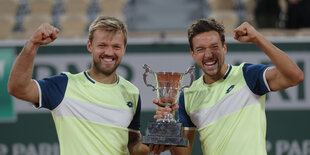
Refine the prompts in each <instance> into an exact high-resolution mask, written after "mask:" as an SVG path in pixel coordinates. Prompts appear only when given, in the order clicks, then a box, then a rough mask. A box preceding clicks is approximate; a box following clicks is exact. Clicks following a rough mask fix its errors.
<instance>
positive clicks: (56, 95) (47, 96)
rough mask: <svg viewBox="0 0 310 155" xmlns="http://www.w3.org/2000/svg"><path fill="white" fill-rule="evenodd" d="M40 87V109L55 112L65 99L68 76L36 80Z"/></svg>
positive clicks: (62, 75) (61, 75)
mask: <svg viewBox="0 0 310 155" xmlns="http://www.w3.org/2000/svg"><path fill="white" fill-rule="evenodd" d="M36 82H37V83H38V85H39V91H40V103H39V107H38V108H47V109H50V110H53V109H54V108H56V107H57V106H58V105H59V104H60V103H61V101H62V100H63V98H64V95H65V91H66V88H67V84H68V77H67V75H66V74H63V73H61V74H60V75H55V76H51V77H48V78H45V79H43V80H36Z"/></svg>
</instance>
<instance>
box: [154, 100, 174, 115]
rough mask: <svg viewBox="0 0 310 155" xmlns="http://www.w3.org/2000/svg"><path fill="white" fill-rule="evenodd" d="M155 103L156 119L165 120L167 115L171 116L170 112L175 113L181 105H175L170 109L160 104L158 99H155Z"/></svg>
mask: <svg viewBox="0 0 310 155" xmlns="http://www.w3.org/2000/svg"><path fill="white" fill-rule="evenodd" d="M153 103H154V104H156V105H157V107H156V114H155V116H154V119H163V118H164V117H165V116H166V115H168V114H169V112H171V113H173V112H174V111H175V110H177V109H179V105H177V104H173V105H172V106H170V107H164V106H162V105H160V104H159V100H158V99H153Z"/></svg>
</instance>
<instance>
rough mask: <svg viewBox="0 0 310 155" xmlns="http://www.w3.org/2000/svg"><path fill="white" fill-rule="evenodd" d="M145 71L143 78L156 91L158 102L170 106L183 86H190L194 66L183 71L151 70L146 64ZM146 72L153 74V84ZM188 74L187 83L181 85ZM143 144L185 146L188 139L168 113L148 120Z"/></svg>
mask: <svg viewBox="0 0 310 155" xmlns="http://www.w3.org/2000/svg"><path fill="white" fill-rule="evenodd" d="M143 68H144V69H145V73H144V74H143V80H144V83H145V85H146V86H147V87H152V88H153V91H156V94H157V98H158V99H159V104H160V105H161V106H165V107H170V106H172V105H173V104H177V102H178V99H179V96H180V92H181V91H183V89H184V88H188V87H190V86H191V84H192V82H193V80H194V74H193V71H194V69H195V67H193V66H191V67H190V68H188V70H187V71H186V72H185V73H177V72H153V71H152V70H151V68H150V67H149V66H148V65H146V64H145V65H144V66H143ZM148 74H152V75H153V79H154V85H155V86H154V85H152V84H149V83H148V82H147V80H146V77H147V75H148ZM187 74H190V83H189V85H185V86H182V84H183V79H184V76H185V75H187ZM142 143H143V144H159V145H175V146H182V147H186V146H187V145H188V140H187V139H186V138H184V137H183V128H182V124H181V123H179V122H177V121H176V120H175V119H174V117H173V115H172V114H171V113H169V114H168V115H166V116H165V117H164V118H163V119H157V121H156V122H149V123H148V126H147V132H146V136H143V137H142Z"/></svg>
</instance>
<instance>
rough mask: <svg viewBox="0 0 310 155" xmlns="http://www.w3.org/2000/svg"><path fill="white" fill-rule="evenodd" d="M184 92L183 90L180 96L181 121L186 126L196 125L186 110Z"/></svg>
mask: <svg viewBox="0 0 310 155" xmlns="http://www.w3.org/2000/svg"><path fill="white" fill-rule="evenodd" d="M184 102H185V101H184V92H181V94H180V97H179V103H178V104H179V110H178V118H179V122H180V123H182V124H183V126H184V127H196V126H195V125H194V124H193V122H192V121H191V119H190V117H189V116H188V115H187V113H186V110H185V103H184Z"/></svg>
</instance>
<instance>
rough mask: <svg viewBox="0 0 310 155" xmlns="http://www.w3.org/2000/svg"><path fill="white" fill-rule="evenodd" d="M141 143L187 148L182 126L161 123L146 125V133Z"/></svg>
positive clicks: (179, 124) (173, 123)
mask: <svg viewBox="0 0 310 155" xmlns="http://www.w3.org/2000/svg"><path fill="white" fill-rule="evenodd" d="M142 143H143V144H159V145H174V146H180V147H187V146H188V140H187V139H186V138H184V137H183V129H182V124H181V123H176V122H163V121H159V122H149V123H148V128H147V133H146V136H143V137H142Z"/></svg>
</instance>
